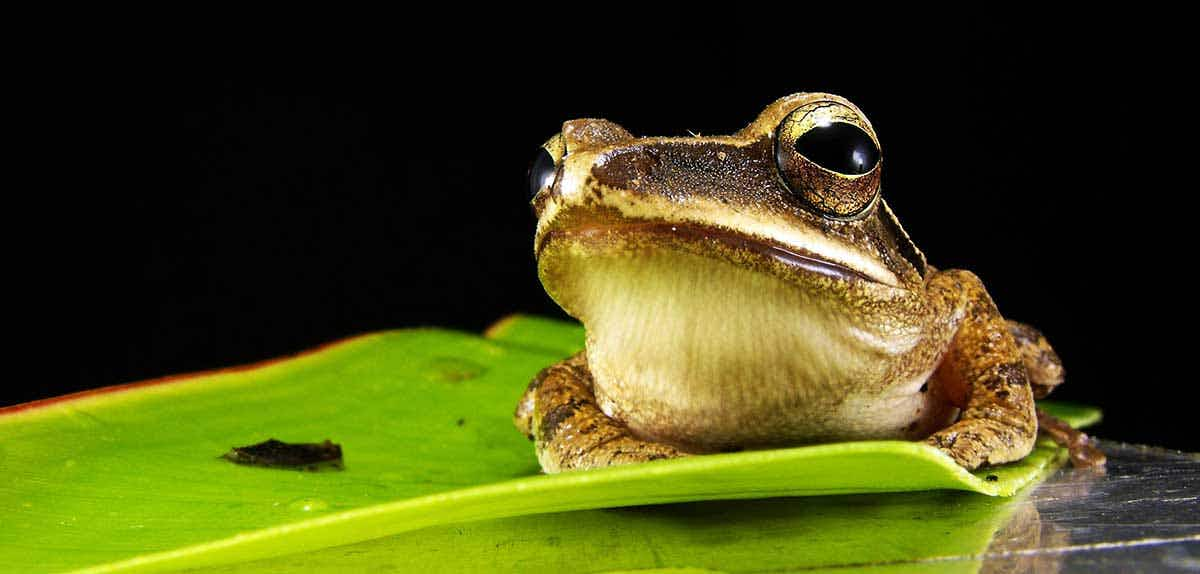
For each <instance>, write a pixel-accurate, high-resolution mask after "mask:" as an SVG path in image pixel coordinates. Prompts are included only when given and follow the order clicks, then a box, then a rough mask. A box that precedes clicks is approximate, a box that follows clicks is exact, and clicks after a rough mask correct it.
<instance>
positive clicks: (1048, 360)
mask: <svg viewBox="0 0 1200 574" xmlns="http://www.w3.org/2000/svg"><path fill="white" fill-rule="evenodd" d="M1008 332H1009V333H1011V334H1012V336H1013V340H1015V341H1016V343H1017V350H1018V351H1019V352H1020V353H1021V362H1022V363H1024V364H1025V370H1026V371H1027V372H1028V373H1029V385H1030V387H1032V388H1033V397H1034V398H1036V399H1040V398H1043V397H1045V396H1046V395H1048V394H1050V391H1052V390H1054V387H1057V386H1058V385H1061V384H1062V382H1063V365H1062V361H1061V360H1060V359H1059V358H1058V353H1055V352H1054V348H1053V347H1051V346H1050V342H1049V341H1047V340H1046V337H1045V336H1044V335H1042V332H1041V331H1038V330H1037V329H1035V328H1033V327H1031V326H1029V325H1026V324H1025V323H1020V322H1017V321H1012V320H1009V321H1008Z"/></svg>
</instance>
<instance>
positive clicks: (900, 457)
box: [0, 317, 1092, 572]
mask: <svg viewBox="0 0 1200 574" xmlns="http://www.w3.org/2000/svg"><path fill="white" fill-rule="evenodd" d="M488 333H489V335H490V336H491V337H492V339H491V340H489V339H485V338H481V337H478V336H474V335H470V334H465V333H457V332H452V331H444V330H435V329H419V330H405V331H393V332H387V333H377V334H372V335H366V336H362V337H358V338H355V339H351V340H347V341H344V342H341V343H338V344H335V345H331V346H327V347H324V348H322V349H319V350H316V351H314V352H311V353H307V354H304V355H302V356H298V357H295V358H291V359H287V360H282V361H277V362H272V363H269V364H266V365H259V366H252V367H250V368H240V369H230V370H225V371H221V372H215V373H206V374H200V375H194V376H185V377H178V378H174V379H170V380H166V381H151V382H149V383H143V384H139V385H134V386H130V387H123V388H115V389H106V390H104V391H102V392H93V393H85V394H83V395H82V396H76V397H66V398H64V399H62V400H55V401H46V402H42V403H40V404H32V405H26V406H19V407H17V408H8V409H3V410H2V411H0V475H2V476H4V477H5V479H4V480H3V481H0V517H2V520H0V564H3V565H4V568H9V569H13V570H16V571H22V572H38V571H63V570H71V569H79V568H91V569H94V570H96V571H116V570H122V571H123V570H164V569H178V568H188V567H201V566H212V565H219V564H232V563H238V562H244V561H248V560H260V559H268V558H273V557H279V556H284V555H292V554H296V555H297V556H295V557H293V558H290V559H289V560H301V561H303V560H306V559H313V560H319V559H322V558H321V557H322V556H325V557H328V556H332V555H335V554H336V552H341V551H344V550H345V549H347V548H356V547H357V546H358V545H360V544H366V545H368V546H370V545H372V544H376V545H379V544H383V545H385V546H386V545H387V544H400V545H401V548H402V549H403V548H404V544H409V545H416V546H410V547H409V548H416V547H420V545H421V544H426V542H422V540H425V541H428V542H427V543H428V544H435V545H436V544H440V543H439V542H437V541H438V540H442V541H443V542H446V543H447V544H448V545H447V546H436V548H438V549H441V550H442V551H443V554H441V556H442V558H441V560H443V562H442V563H444V564H451V563H454V560H453V559H450V558H447V556H448V555H449V554H454V555H455V558H454V559H458V558H462V559H469V558H470V557H471V556H472V554H471V553H469V552H455V551H452V550H451V548H452V547H453V545H452V544H450V542H449V541H452V540H454V539H455V538H454V536H455V535H451V534H448V533H450V532H454V531H453V530H447V529H448V528H452V527H450V526H448V525H452V524H459V523H463V522H464V521H479V520H483V519H495V518H503V520H501V521H487V522H473V523H472V524H471V525H470V526H465V527H463V526H460V527H455V528H470V529H474V530H475V531H483V532H485V534H484V536H491V535H496V536H499V535H500V534H501V533H503V532H509V530H505V528H513V529H516V530H520V529H521V528H531V529H532V528H541V525H545V524H558V525H559V527H558V528H559V529H560V530H561V531H562V532H563V533H564V534H563V535H561V536H559V541H560V542H559V543H561V544H566V543H574V542H570V541H569V540H568V537H566V536H567V534H566V533H567V532H569V531H570V530H571V529H570V528H569V527H568V526H567V525H566V523H568V522H571V521H580V522H579V523H580V524H582V525H583V526H580V527H579V528H580V530H578V532H577V535H578V536H585V535H588V533H590V532H591V530H589V528H590V527H589V526H587V525H589V524H592V525H594V526H597V527H602V526H603V520H609V519H611V517H612V516H613V515H612V514H611V511H590V512H582V513H581V512H572V513H568V514H557V515H553V516H552V517H548V516H541V517H532V518H531V517H527V518H520V517H523V516H528V515H532V514H540V513H549V512H561V511H566V510H581V509H592V508H607V507H615V506H631V505H644V504H659V503H666V502H680V501H696V500H712V499H735V498H740V499H745V498H763V497H774V496H806V495H818V494H838V493H881V492H897V491H917V490H930V489H957V490H964V491H974V492H978V493H985V494H1002V495H1008V494H1012V493H1013V492H1015V491H1016V490H1017V489H1019V488H1020V487H1021V486H1022V485H1024V484H1027V483H1028V482H1030V481H1032V480H1034V479H1035V478H1036V477H1037V475H1038V473H1039V472H1041V471H1042V470H1043V469H1045V468H1047V467H1048V466H1049V465H1051V464H1053V463H1054V462H1055V461H1057V460H1060V459H1061V458H1062V457H1061V452H1059V451H1058V450H1057V449H1055V448H1054V447H1052V446H1048V445H1042V446H1039V448H1038V449H1037V450H1036V451H1035V452H1034V453H1033V454H1032V455H1031V456H1030V457H1028V458H1027V459H1026V460H1024V461H1022V462H1021V463H1018V464H1014V465H1008V466H1005V467H1002V468H997V469H993V470H990V471H986V472H985V473H980V474H981V476H983V478H981V477H980V476H976V475H972V474H971V473H967V472H965V471H963V470H961V469H960V468H958V467H957V466H955V465H954V464H953V463H952V462H950V461H949V460H948V459H946V458H945V457H943V456H942V455H941V454H939V453H938V452H937V451H935V450H933V449H931V448H928V447H925V446H923V445H920V444H915V443H906V442H866V443H845V444H833V445H820V446H812V447H801V448H791V449H780V450H771V451H753V452H744V453H734V454H726V455H713V456H704V457H692V458H686V459H681V460H671V461H658V462H654V463H649V464H645V465H637V466H628V467H621V468H613V469H605V470H600V471H589V472H579V473H568V474H563V475H557V476H542V475H538V474H537V463H536V461H535V459H534V457H533V452H532V448H531V446H530V444H529V442H528V441H527V440H525V438H524V437H522V436H520V434H519V433H517V432H516V430H515V429H514V428H513V427H512V423H511V412H512V408H513V406H514V405H515V403H516V400H517V398H518V397H519V396H520V394H521V392H522V391H523V389H524V386H525V384H526V382H527V381H528V380H529V379H530V378H531V377H532V376H533V375H534V374H535V373H536V372H537V371H538V370H540V369H541V368H543V367H545V366H546V365H548V364H550V363H552V362H554V361H555V360H558V359H560V358H561V357H563V356H565V355H567V354H570V353H571V352H572V351H573V350H574V349H576V348H578V345H579V344H580V343H581V341H582V334H581V332H580V331H579V330H578V327H577V326H574V325H572V324H569V323H562V322H556V321H551V320H546V319H537V318H523V317H514V318H510V319H509V320H508V321H507V323H505V324H501V325H499V326H497V327H495V328H493V329H490V330H489V331H488ZM1090 412H1091V411H1087V410H1086V409H1084V410H1076V411H1072V412H1066V411H1062V412H1059V414H1060V416H1062V415H1064V414H1065V415H1067V416H1066V418H1068V419H1071V418H1072V417H1074V420H1075V421H1079V420H1083V418H1086V417H1087V416H1092V415H1091V414H1089V413H1090ZM268 438H277V439H280V440H284V441H288V442H319V441H321V440H324V439H326V438H328V439H332V440H333V441H334V442H337V443H340V444H341V445H342V448H343V450H344V454H345V466H346V469H345V470H344V471H322V472H303V471H293V470H280V469H268V468H259V467H247V466H239V465H235V464H232V463H230V462H229V461H227V460H224V459H222V458H219V457H220V455H221V454H223V453H225V452H227V451H228V450H229V449H230V447H233V446H241V445H248V444H253V443H257V442H260V441H263V440H266V439H268ZM987 474H991V475H994V476H995V480H993V481H989V480H987V479H986V475H987ZM896 496H897V495H892V497H891V498H888V497H886V496H885V497H884V498H885V499H889V500H890V499H895V497H896ZM931 496H933V497H946V496H950V497H952V498H953V500H955V501H957V502H956V504H957V505H959V506H962V505H967V506H973V505H982V506H981V508H984V507H987V508H990V506H988V504H985V503H984V502H981V501H988V500H997V499H990V498H986V497H979V496H977V495H973V494H959V495H954V494H952V493H946V492H940V493H922V494H919V495H918V494H907V495H901V496H900V499H899V500H898V501H897V502H896V504H899V505H900V507H903V506H904V505H906V504H909V503H911V504H916V505H918V506H920V505H921V503H920V500H923V499H924V498H923V497H931ZM842 498H844V497H842ZM833 499H835V498H834V497H831V500H833ZM855 499H856V500H857V499H863V497H855ZM814 500H817V499H814ZM775 504H779V505H783V506H780V508H784V507H786V506H787V505H792V504H798V503H796V502H794V501H790V502H779V501H777V502H772V503H759V504H758V505H753V504H749V503H737V504H730V505H728V506H727V508H728V509H729V510H728V514H730V515H731V516H733V518H731V520H734V521H735V522H736V521H737V520H742V521H754V520H755V513H754V512H749V511H742V510H740V509H753V508H768V507H769V508H775V506H774V505H775ZM812 504H818V505H820V504H827V503H824V502H814V503H812ZM828 504H833V503H832V502H828ZM926 504H928V503H926ZM763 505H765V506H763ZM898 508H899V507H898ZM910 510H911V509H910ZM623 512H626V513H634V514H635V515H636V511H623ZM667 512H668V515H667V516H669V515H670V512H676V511H667ZM678 512H686V511H678ZM897 512H899V513H900V515H902V516H910V515H911V512H910V513H909V514H904V512H907V511H900V510H897ZM985 514H986V513H985ZM651 516H656V517H657V516H658V515H657V514H654V513H651ZM789 516H790V514H789ZM572 517H573V518H572ZM598 517H599V518H598ZM910 517H911V516H910ZM834 518H836V517H830V520H833V519H834ZM961 518H962V516H961V515H957V514H956V515H955V517H952V518H951V519H953V520H959V519H961ZM789 519H790V518H789ZM596 520H600V522H595V521H596ZM679 520H680V519H670V518H667V519H665V523H668V524H675V523H676V522H678V521H679ZM880 520H883V519H882V518H881V519H880ZM991 520H992V518H991V515H990V514H989V515H988V521H991ZM589 521H590V522H589ZM647 521H648V522H647V524H658V523H659V522H663V521H660V520H659V519H658V518H653V519H650V518H648V519H647ZM571 523H572V524H573V522H571ZM797 524H798V525H797V526H795V527H794V528H800V529H801V530H803V529H804V528H805V527H804V526H803V524H799V523H797ZM989 524H991V522H989ZM522 525H524V526H522ZM990 527H991V526H989V528H990ZM422 528H424V529H426V530H424V531H423V533H421V535H419V536H418V535H417V534H412V535H409V536H400V537H397V536H392V535H395V534H399V533H404V532H410V531H414V530H417V529H422ZM647 528H658V526H647ZM489 529H492V530H489ZM860 530H861V528H860ZM668 531H669V529H667V530H655V532H656V533H659V534H664V535H667V533H668ZM487 532H490V533H491V534H486V533H487ZM677 535H678V536H684V535H685V534H680V533H677ZM438 536H442V538H438ZM383 537H390V538H385V539H384V540H383V541H380V540H377V539H380V538H383ZM460 538H461V537H460ZM365 541H372V542H365ZM389 541H390V542H389ZM763 543H764V544H767V543H768V542H763ZM351 544H352V545H354V546H345V547H343V548H342V549H341V550H338V549H333V548H331V547H335V546H341V545H351ZM547 544H550V543H549V542H547ZM431 548H432V547H431ZM529 548H530V549H529V555H528V556H529V560H532V561H535V562H536V560H537V556H541V555H544V554H545V553H544V552H543V553H541V554H539V553H538V552H537V550H536V547H529ZM321 549H329V550H321ZM427 550H428V549H427ZM313 551H319V552H318V553H317V554H314V553H313ZM411 551H413V552H416V550H411ZM320 552H333V553H335V554H320ZM300 553H307V554H300ZM367 554H369V555H372V556H376V557H377V558H378V555H377V554H376V553H371V552H368V553H367ZM425 554H428V559H429V560H435V558H436V557H435V555H436V554H437V553H436V552H435V553H432V554H430V553H429V552H425ZM885 554H886V553H885ZM304 556H307V557H309V558H303V557H304ZM384 556H385V557H386V556H387V553H384ZM621 556H624V555H621V554H620V553H617V554H614V556H613V557H614V558H618V557H621ZM274 559H275V560H279V559H278V558H274ZM386 559H387V560H393V558H386ZM393 561H394V560H393ZM279 564H280V565H281V567H282V565H283V564H284V563H283V562H280V563H279ZM614 564H615V563H614ZM623 564H626V565H621V564H615V565H614V566H612V567H613V568H624V567H632V566H628V564H633V562H628V563H623ZM464 567H465V566H464ZM297 568H299V566H297Z"/></svg>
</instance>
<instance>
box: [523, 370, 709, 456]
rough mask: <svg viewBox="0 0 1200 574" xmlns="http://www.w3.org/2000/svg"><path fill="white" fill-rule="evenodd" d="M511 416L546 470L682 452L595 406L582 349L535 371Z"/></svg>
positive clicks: (589, 376) (672, 454) (590, 380)
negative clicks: (644, 435)
mask: <svg viewBox="0 0 1200 574" xmlns="http://www.w3.org/2000/svg"><path fill="white" fill-rule="evenodd" d="M513 422H514V423H515V424H516V426H517V429H518V430H520V431H521V432H522V433H524V434H525V436H527V437H529V439H530V440H532V441H534V445H535V449H536V451H537V457H538V462H540V463H541V465H542V470H543V471H545V472H547V473H556V472H561V471H564V470H576V469H585V468H599V467H605V466H614V465H618V464H630V463H635V462H647V461H651V460H659V459H664V458H676V457H680V456H686V453H684V452H683V451H681V450H679V449H677V448H675V447H673V446H669V445H665V444H661V443H655V442H650V441H646V440H642V439H639V438H637V437H635V436H634V435H633V433H632V432H631V431H630V430H629V428H628V427H626V426H625V424H624V423H621V422H620V421H617V420H615V419H613V418H611V417H609V416H608V415H606V414H604V412H603V411H601V410H600V406H599V405H597V404H596V397H595V395H594V393H593V392H592V375H591V372H590V371H589V370H588V367H587V360H586V358H585V355H584V353H583V352H580V353H579V354H577V355H575V356H573V357H571V358H569V359H566V360H564V361H562V362H561V363H557V364H555V365H552V366H550V367H547V368H546V369H544V370H543V371H542V372H541V373H538V375H537V377H534V379H533V381H532V382H530V383H529V388H528V389H527V390H526V391H525V395H524V396H522V397H521V402H519V403H518V404H517V410H516V412H515V413H514V414H513Z"/></svg>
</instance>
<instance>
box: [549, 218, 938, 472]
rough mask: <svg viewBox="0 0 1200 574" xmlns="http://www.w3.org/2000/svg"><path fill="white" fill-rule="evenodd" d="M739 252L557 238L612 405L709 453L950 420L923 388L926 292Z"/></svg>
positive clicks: (557, 289)
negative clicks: (789, 267)
mask: <svg viewBox="0 0 1200 574" xmlns="http://www.w3.org/2000/svg"><path fill="white" fill-rule="evenodd" d="M727 251H732V250H729V249H727V248H725V246H723V245H714V244H713V243H712V242H711V241H708V240H699V241H693V242H691V243H690V244H688V243H686V242H682V241H681V242H678V243H669V242H666V241H663V239H662V238H661V237H650V238H647V237H646V236H644V235H632V236H630V235H625V234H621V235H619V236H618V235H616V234H614V236H612V237H604V236H601V237H598V238H597V237H578V236H576V237H574V238H572V239H565V238H560V239H558V240H553V241H549V242H547V243H546V245H545V246H544V248H543V253H542V257H541V259H540V260H539V272H540V274H541V276H542V282H543V284H544V285H545V287H546V290H547V292H548V293H549V294H550V295H551V297H553V298H554V300H555V301H556V302H558V303H559V305H561V306H562V307H563V309H565V310H566V311H567V312H568V313H569V314H571V315H572V316H574V317H576V318H578V319H579V320H580V321H581V322H583V324H584V326H585V327H586V329H587V360H588V366H589V369H590V370H591V373H592V375H593V378H594V385H595V392H596V397H597V400H598V401H599V404H600V406H601V408H602V409H603V410H604V412H605V413H606V414H609V415H610V416H613V417H614V418H617V419H618V420H622V421H624V422H625V423H626V424H627V425H628V426H629V428H630V429H631V430H633V431H634V432H635V433H637V434H638V436H642V437H645V438H649V439H652V440H656V441H660V442H667V443H670V444H675V445H680V446H686V447H687V448H688V449H693V450H698V451H708V450H721V449H723V448H725V447H728V446H749V445H770V444H794V443H798V442H807V441H816V440H857V439H865V438H912V437H916V436H918V435H919V434H920V433H922V432H931V429H932V428H934V426H936V425H935V422H939V421H940V422H944V421H941V419H938V421H934V420H933V418H931V417H935V416H940V415H941V410H940V407H938V408H935V407H937V405H933V404H931V403H930V401H931V400H932V399H930V398H929V397H928V396H926V395H927V393H921V392H920V388H921V386H922V384H923V383H924V382H925V381H926V380H927V379H928V377H929V373H930V372H931V371H932V369H933V367H934V366H935V363H936V359H937V356H936V353H934V352H931V351H930V349H932V347H931V346H930V345H927V344H925V342H926V341H927V339H928V338H927V337H925V336H924V334H925V332H926V326H925V324H924V321H925V320H926V317H927V314H924V313H921V312H920V304H921V298H920V297H919V296H918V295H917V294H914V293H912V292H910V291H905V290H902V289H895V288H891V287H887V286H885V285H881V284H878V283H873V282H869V281H859V280H842V279H836V278H831V277H829V276H827V275H825V274H823V273H815V272H810V271H804V272H803V273H796V272H794V271H793V272H791V275H792V276H791V277H788V276H786V275H785V273H786V272H787V271H786V270H785V269H781V265H780V264H779V263H778V262H777V261H776V260H774V259H768V258H766V257H765V256H763V255H758V254H756V253H751V252H748V251H744V250H743V251H736V252H727ZM776 268H779V269H776Z"/></svg>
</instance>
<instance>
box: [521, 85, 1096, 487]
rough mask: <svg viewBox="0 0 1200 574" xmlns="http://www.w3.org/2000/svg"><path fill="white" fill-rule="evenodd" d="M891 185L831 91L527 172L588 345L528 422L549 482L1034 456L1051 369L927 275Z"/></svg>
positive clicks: (1066, 436) (968, 280) (557, 150)
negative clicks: (705, 465)
mask: <svg viewBox="0 0 1200 574" xmlns="http://www.w3.org/2000/svg"><path fill="white" fill-rule="evenodd" d="M881 169H882V155H881V151H880V147H879V141H878V138H877V137H876V135H875V130H874V129H873V128H872V127H871V124H870V122H868V121H867V118H866V117H865V116H864V115H863V113H862V112H861V111H859V109H858V108H857V107H855V106H854V105H853V104H852V103H850V102H849V101H847V100H845V99H843V98H841V97H838V96H834V95H830V94H821V93H802V94H795V95H791V96H788V97H785V98H782V99H780V100H778V101H776V102H775V103H773V104H771V105H770V106H769V107H768V108H767V109H766V110H765V111H763V112H762V114H760V115H759V117H758V119H756V120H755V121H754V122H753V123H751V124H750V125H749V126H747V127H746V128H745V129H743V130H741V131H740V132H738V133H736V134H734V135H732V136H718V137H664V138H636V137H634V136H632V135H630V134H629V132H627V131H625V129H623V128H621V127H620V126H618V125H617V124H614V123H612V122H608V121H605V120H599V119H579V120H572V121H568V122H566V123H564V124H563V127H562V131H561V132H560V133H559V134H558V135H556V136H554V137H553V138H551V139H550V140H549V141H548V142H546V144H545V145H544V146H543V148H542V150H541V151H540V152H539V155H538V158H537V159H536V160H535V161H534V164H533V166H532V167H531V169H530V186H531V189H530V191H531V193H532V204H533V207H534V210H535V212H536V214H537V217H538V223H537V231H536V235H535V238H534V250H535V254H536V256H537V261H538V273H539V276H540V278H541V281H542V284H543V285H544V286H545V288H546V291H547V293H549V294H550V296H551V297H552V298H553V299H554V300H555V301H556V302H557V303H558V304H559V305H561V306H562V308H563V309H564V310H566V312H567V313H569V314H570V315H572V316H574V317H576V318H578V319H579V320H580V321H581V322H582V323H583V325H584V327H585V329H586V331H587V343H586V350H585V351H583V352H581V353H579V354H578V355H575V356H574V357H571V358H568V359H566V360H564V361H562V362H561V363H558V364H556V365H553V366H551V367H549V368H547V369H545V370H544V371H543V372H541V373H540V374H539V375H538V376H537V377H536V378H535V379H534V380H533V382H532V383H530V385H529V388H528V390H527V391H526V392H525V394H524V396H523V397H522V399H521V400H520V403H519V404H518V406H517V410H516V414H515V422H516V425H517V427H518V428H519V429H520V430H521V432H523V433H525V434H526V435H528V436H529V437H530V438H531V439H532V440H534V441H535V443H536V451H537V456H538V460H539V462H540V463H541V465H542V468H543V469H544V470H545V471H546V472H559V471H563V470H570V469H581V468H594V467H603V466H609V465H615V464H625V463H633V462H643V461H649V460H656V459H662V458H671V457H678V456H684V455H688V454H701V453H714V452H725V451H732V450H739V449H745V448H765V447H775V446H783V445H795V444H804V443H814V442H831V441H849V440H865V439H907V440H924V441H926V442H927V443H929V444H931V445H933V446H935V447H937V448H938V449H940V450H941V451H942V452H944V453H945V454H946V455H948V456H950V457H951V458H953V459H954V461H955V462H957V463H958V464H959V465H961V466H963V467H965V468H967V469H974V468H977V467H979V466H981V465H987V464H1000V463H1005V462H1009V461H1014V460H1017V459H1020V458H1022V457H1024V456H1025V455H1027V454H1029V452H1030V450H1031V449H1032V448H1033V445H1034V441H1035V440H1036V438H1037V435H1038V427H1039V425H1038V419H1039V413H1038V411H1037V409H1036V407H1035V404H1034V398H1035V397H1041V396H1044V395H1045V394H1046V393H1047V392H1049V391H1050V390H1051V389H1052V388H1054V387H1055V386H1056V385H1058V384H1059V383H1061V382H1062V376H1063V370H1062V366H1061V364H1060V362H1059V360H1058V357H1057V356H1056V355H1055V353H1054V351H1053V350H1052V349H1051V348H1050V346H1049V345H1048V344H1047V343H1046V340H1045V339H1044V338H1043V337H1042V335H1041V334H1040V333H1039V332H1038V331H1036V330H1034V329H1033V328H1031V327H1029V326H1026V325H1023V324H1021V323H1016V322H1013V321H1008V320H1006V319H1005V318H1004V317H1003V316H1001V315H1000V313H999V311H997V309H996V305H995V304H994V303H993V302H992V299H991V298H990V297H989V296H988V293H987V291H986V290H985V289H984V286H983V284H982V283H981V282H980V280H979V278H978V277H976V276H975V275H973V274H971V273H970V272H968V271H960V270H938V269H935V268H933V267H932V266H930V265H929V264H928V263H926V261H925V256H924V255H923V254H922V252H921V250H920V249H918V248H917V246H916V245H915V244H913V242H912V240H911V239H909V236H908V234H907V233H905V231H904V229H903V228H902V227H901V226H900V223H899V221H897V219H896V216H895V215H894V214H893V213H892V211H891V209H890V208H889V207H888V205H887V203H886V202H885V201H884V200H883V198H882V197H881V196H880V171H881ZM1043 425H1046V426H1051V427H1053V428H1054V429H1056V430H1057V431H1058V432H1057V433H1051V434H1052V436H1055V437H1057V440H1059V441H1060V442H1063V443H1066V444H1070V445H1071V448H1072V451H1073V458H1074V459H1076V460H1077V461H1079V462H1081V463H1094V462H1097V461H1099V460H1102V455H1100V454H1099V452H1098V451H1095V450H1094V449H1092V448H1091V447H1090V446H1089V445H1088V443H1087V440H1086V437H1083V436H1082V435H1081V434H1080V433H1078V432H1075V431H1071V430H1070V429H1069V428H1068V427H1065V426H1064V425H1061V424H1056V422H1055V421H1053V420H1052V419H1050V418H1049V417H1044V416H1043ZM1081 437H1082V438H1081Z"/></svg>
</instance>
